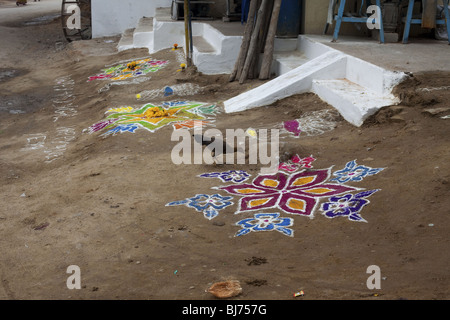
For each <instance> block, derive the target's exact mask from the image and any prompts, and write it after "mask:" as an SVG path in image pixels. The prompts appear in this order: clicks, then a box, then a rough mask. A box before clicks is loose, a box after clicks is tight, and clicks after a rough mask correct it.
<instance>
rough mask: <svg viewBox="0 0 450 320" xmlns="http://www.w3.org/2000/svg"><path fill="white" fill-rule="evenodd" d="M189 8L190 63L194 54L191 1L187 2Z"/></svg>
mask: <svg viewBox="0 0 450 320" xmlns="http://www.w3.org/2000/svg"><path fill="white" fill-rule="evenodd" d="M188 7H189V59H190V60H191V63H192V53H193V52H194V43H193V41H192V15H191V0H188Z"/></svg>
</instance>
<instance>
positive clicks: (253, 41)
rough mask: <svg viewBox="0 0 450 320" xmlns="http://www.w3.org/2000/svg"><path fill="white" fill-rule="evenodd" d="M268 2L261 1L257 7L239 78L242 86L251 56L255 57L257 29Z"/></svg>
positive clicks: (259, 26) (265, 0)
mask: <svg viewBox="0 0 450 320" xmlns="http://www.w3.org/2000/svg"><path fill="white" fill-rule="evenodd" d="M268 2H269V1H268V0H262V3H261V6H260V7H259V10H258V16H257V18H256V24H255V28H254V30H253V33H252V37H251V38H250V45H249V48H248V53H247V58H246V59H245V63H244V68H243V69H242V73H241V76H240V77H239V83H240V84H243V83H244V81H245V79H246V78H247V75H248V70H249V68H250V64H251V62H252V59H253V56H254V55H255V52H256V46H257V43H258V34H259V29H260V28H261V24H262V22H263V21H262V20H263V19H262V18H263V12H264V11H265V10H266V7H267V3H268Z"/></svg>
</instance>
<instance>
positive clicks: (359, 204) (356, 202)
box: [320, 189, 379, 222]
mask: <svg viewBox="0 0 450 320" xmlns="http://www.w3.org/2000/svg"><path fill="white" fill-rule="evenodd" d="M377 191H379V189H375V190H370V191H363V192H360V193H357V194H355V195H352V194H346V195H343V196H336V197H331V198H330V199H329V200H328V201H329V202H325V203H323V204H322V206H321V208H320V209H321V211H323V212H322V213H323V214H324V215H325V216H326V217H328V218H335V217H347V218H348V219H349V220H353V221H364V222H367V221H366V220H365V219H364V218H362V217H361V216H360V211H361V209H362V208H363V207H364V206H365V205H367V204H369V202H370V201H369V200H367V199H366V198H367V197H369V196H370V195H372V194H374V193H375V192H377Z"/></svg>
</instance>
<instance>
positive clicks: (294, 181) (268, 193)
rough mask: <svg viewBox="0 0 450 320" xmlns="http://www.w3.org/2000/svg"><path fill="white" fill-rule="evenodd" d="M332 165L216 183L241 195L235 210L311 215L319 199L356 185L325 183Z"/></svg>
mask: <svg viewBox="0 0 450 320" xmlns="http://www.w3.org/2000/svg"><path fill="white" fill-rule="evenodd" d="M330 171H331V168H328V169H323V170H311V171H301V172H298V173H293V174H285V173H283V172H281V171H279V172H278V173H275V174H273V175H259V176H258V177H256V178H255V179H254V180H253V182H252V183H251V184H249V183H243V184H237V185H231V186H222V187H217V189H220V190H224V191H226V192H228V193H230V194H233V195H238V196H241V197H242V198H241V199H240V200H239V203H238V205H239V209H238V211H237V212H236V213H240V212H245V211H253V210H261V209H268V208H278V209H281V210H283V211H284V212H287V213H291V214H299V215H305V216H309V217H312V216H313V215H312V214H313V211H314V209H315V208H316V206H317V204H318V202H319V199H320V198H322V197H329V196H335V195H339V194H342V193H345V192H349V191H355V190H358V188H355V187H351V186H346V185H342V184H332V183H327V180H328V179H329V177H330V174H331V173H330Z"/></svg>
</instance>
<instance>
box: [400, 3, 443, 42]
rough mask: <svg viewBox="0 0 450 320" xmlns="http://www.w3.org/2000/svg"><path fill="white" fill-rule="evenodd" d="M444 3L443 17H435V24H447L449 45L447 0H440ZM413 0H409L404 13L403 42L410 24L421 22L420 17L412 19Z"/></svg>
mask: <svg viewBox="0 0 450 320" xmlns="http://www.w3.org/2000/svg"><path fill="white" fill-rule="evenodd" d="M442 1H443V4H444V16H445V19H437V20H436V24H445V25H446V26H447V36H448V44H449V45H450V15H449V11H448V3H449V0H442ZM413 9H414V0H409V4H408V11H407V13H406V21H405V29H404V31H403V43H408V37H409V30H410V28H411V24H422V19H413V18H412V14H413Z"/></svg>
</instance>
